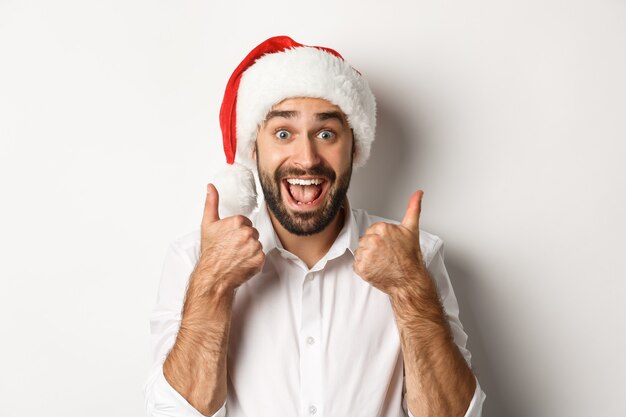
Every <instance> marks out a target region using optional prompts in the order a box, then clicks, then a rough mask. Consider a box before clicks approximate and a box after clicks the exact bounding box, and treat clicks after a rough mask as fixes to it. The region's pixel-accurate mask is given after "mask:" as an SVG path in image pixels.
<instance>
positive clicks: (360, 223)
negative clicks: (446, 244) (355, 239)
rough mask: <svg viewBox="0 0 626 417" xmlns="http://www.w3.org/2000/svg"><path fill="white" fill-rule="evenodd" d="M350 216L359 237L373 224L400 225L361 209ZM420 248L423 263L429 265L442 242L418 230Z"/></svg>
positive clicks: (435, 236)
mask: <svg viewBox="0 0 626 417" xmlns="http://www.w3.org/2000/svg"><path fill="white" fill-rule="evenodd" d="M352 215H353V218H354V220H355V222H356V226H357V228H358V230H359V237H361V236H363V235H364V234H365V231H366V230H367V228H368V227H370V226H371V225H373V224H374V223H378V222H383V223H391V224H400V222H399V221H397V220H393V219H388V218H385V217H381V216H376V215H374V214H370V213H368V212H367V211H365V210H363V209H354V208H353V209H352ZM420 247H421V249H422V255H423V257H424V262H425V263H426V265H428V264H429V263H430V261H431V260H432V258H433V257H434V256H435V254H436V253H437V252H438V251H439V250H442V247H443V240H442V239H441V238H440V237H439V236H437V235H435V234H433V233H430V232H427V231H426V230H424V229H420Z"/></svg>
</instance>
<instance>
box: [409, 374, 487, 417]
mask: <svg viewBox="0 0 626 417" xmlns="http://www.w3.org/2000/svg"><path fill="white" fill-rule="evenodd" d="M474 378H476V377H474ZM485 398H487V395H486V394H485V393H484V392H483V390H482V389H481V388H480V384H478V379H476V389H475V390H474V396H473V397H472V401H470V404H469V407H468V408H467V411H466V412H465V415H464V417H481V416H482V414H483V402H485ZM407 412H408V414H409V417H415V416H414V415H413V414H411V410H409V408H408V407H407Z"/></svg>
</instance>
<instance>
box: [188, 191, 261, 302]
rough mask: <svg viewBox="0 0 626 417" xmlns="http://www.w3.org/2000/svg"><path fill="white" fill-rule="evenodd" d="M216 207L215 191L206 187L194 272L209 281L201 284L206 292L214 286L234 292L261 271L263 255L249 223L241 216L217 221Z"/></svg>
mask: <svg viewBox="0 0 626 417" xmlns="http://www.w3.org/2000/svg"><path fill="white" fill-rule="evenodd" d="M218 205H219V195H218V193H217V189H216V188H215V186H214V185H213V184H209V185H208V186H207V195H206V201H205V204H204V215H203V217H202V227H201V240H200V259H199V261H198V264H197V266H196V270H195V272H194V273H195V275H196V276H201V277H204V279H203V280H202V281H208V282H204V284H206V288H205V289H206V290H209V288H211V287H213V288H215V286H217V287H218V288H221V289H222V290H234V289H235V288H237V287H239V286H240V285H241V284H243V283H244V282H246V281H247V280H249V279H250V278H252V276H254V275H255V274H257V273H258V272H259V271H261V269H262V268H263V263H264V262H265V254H264V253H263V250H262V249H263V248H262V246H261V242H259V232H258V231H257V230H256V229H255V228H254V227H252V222H250V220H249V219H248V218H247V217H245V216H241V215H238V216H231V217H227V218H225V219H220V217H219V213H218ZM216 280H217V281H216ZM195 284H196V285H200V286H203V285H202V284H201V283H198V282H196V283H195ZM201 292H202V291H201Z"/></svg>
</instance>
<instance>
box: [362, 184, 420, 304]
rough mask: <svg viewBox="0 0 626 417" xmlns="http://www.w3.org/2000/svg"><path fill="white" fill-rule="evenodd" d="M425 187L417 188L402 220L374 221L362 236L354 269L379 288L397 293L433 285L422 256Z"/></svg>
mask: <svg viewBox="0 0 626 417" xmlns="http://www.w3.org/2000/svg"><path fill="white" fill-rule="evenodd" d="M423 194H424V193H423V192H422V191H416V192H415V193H414V194H413V195H412V196H411V198H410V199H409V205H408V207H407V210H406V213H405V215H404V219H403V220H402V223H401V224H399V225H395V224H389V223H383V222H379V223H375V224H373V225H371V226H370V227H369V228H368V229H367V230H366V231H365V234H364V235H363V236H362V237H361V239H360V240H359V246H358V248H357V250H356V252H355V254H354V255H355V260H354V270H355V272H356V273H357V274H358V275H359V276H360V277H361V278H363V279H364V280H365V281H367V282H369V283H370V284H372V285H373V286H374V287H376V288H378V289H379V290H381V291H383V292H385V293H387V294H389V295H395V294H397V293H398V292H401V291H403V290H404V289H407V288H411V287H412V286H413V287H414V286H415V285H419V284H420V283H422V284H425V286H428V287H430V286H431V285H432V283H431V281H430V277H429V276H428V273H427V270H426V266H425V265H424V261H423V259H422V252H421V250H420V242H419V218H420V211H421V206H422V196H423Z"/></svg>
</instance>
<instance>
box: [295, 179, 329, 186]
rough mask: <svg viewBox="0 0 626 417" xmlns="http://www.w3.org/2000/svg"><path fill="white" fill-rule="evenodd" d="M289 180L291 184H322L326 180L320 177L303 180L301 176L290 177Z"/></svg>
mask: <svg viewBox="0 0 626 417" xmlns="http://www.w3.org/2000/svg"><path fill="white" fill-rule="evenodd" d="M287 182H288V183H289V184H291V185H320V184H321V183H322V182H324V180H321V179H319V178H311V179H306V180H302V179H299V178H289V179H288V180H287Z"/></svg>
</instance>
